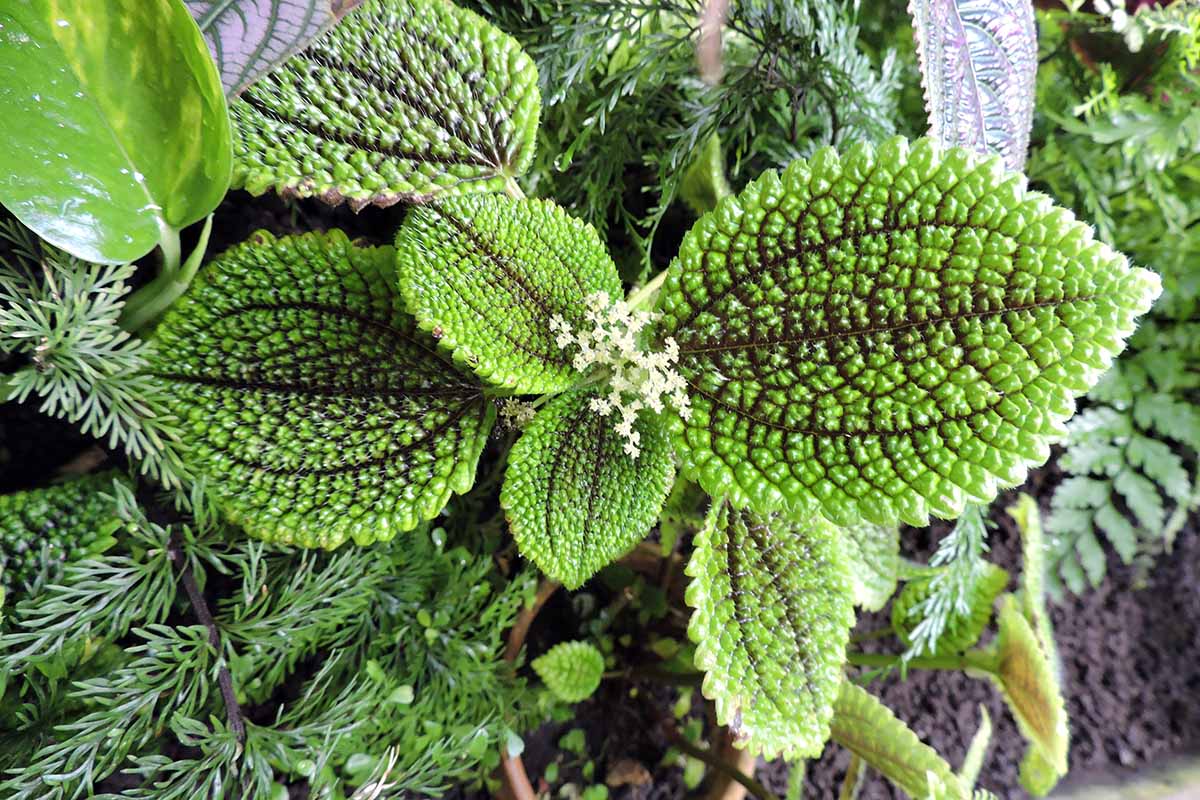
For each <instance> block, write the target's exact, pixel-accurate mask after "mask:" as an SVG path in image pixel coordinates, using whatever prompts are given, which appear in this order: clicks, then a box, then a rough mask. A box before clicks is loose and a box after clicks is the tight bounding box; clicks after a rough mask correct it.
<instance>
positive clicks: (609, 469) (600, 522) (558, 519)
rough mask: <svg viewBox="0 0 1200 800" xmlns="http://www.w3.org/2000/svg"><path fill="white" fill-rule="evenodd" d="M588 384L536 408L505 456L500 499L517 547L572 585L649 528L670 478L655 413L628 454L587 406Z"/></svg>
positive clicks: (608, 424) (642, 422)
mask: <svg viewBox="0 0 1200 800" xmlns="http://www.w3.org/2000/svg"><path fill="white" fill-rule="evenodd" d="M595 396H596V395H593V394H591V393H589V392H570V393H567V394H563V395H560V396H558V397H556V398H554V399H553V400H551V401H550V402H549V403H547V404H546V406H545V408H543V409H541V410H540V411H539V412H538V414H537V416H536V417H534V419H533V421H532V422H531V423H530V424H529V426H528V427H527V428H526V429H525V432H524V433H523V434H522V435H521V438H520V439H519V440H518V441H517V443H516V444H515V445H514V446H513V449H512V452H510V453H509V456H508V468H507V471H506V472H505V475H504V487H503V489H502V490H501V492H500V505H502V506H503V507H504V510H505V512H506V514H507V516H508V523H509V526H510V527H511V528H512V532H513V537H514V538H515V539H516V540H517V546H518V547H519V548H520V550H521V554H522V555H524V556H525V557H526V558H528V559H530V560H532V561H533V562H534V563H535V564H537V565H538V567H540V568H541V570H542V571H543V572H545V573H546V574H547V575H549V576H550V577H551V578H554V579H555V580H557V581H560V582H562V584H563V585H564V586H566V587H567V588H568V589H575V588H577V587H579V586H580V585H582V584H583V582H584V581H586V580H587V579H588V578H590V577H592V576H593V575H595V574H596V572H597V571H598V570H599V569H600V568H601V567H604V566H606V565H607V564H609V563H611V562H612V561H613V560H615V559H616V558H617V557H619V556H621V555H622V554H624V553H625V551H626V550H628V549H629V548H631V547H633V546H634V545H635V544H637V543H638V542H639V541H641V540H642V538H644V537H645V536H646V534H647V533H649V532H650V528H651V526H652V525H653V524H654V521H655V520H656V519H657V518H658V513H659V511H661V510H662V507H663V502H664V501H665V500H666V498H667V492H669V491H670V490H671V482H672V481H673V480H674V477H675V465H674V462H673V461H672V458H671V446H670V443H669V442H668V441H667V437H666V435H665V434H664V433H663V430H662V427H661V425H660V424H659V422H658V420H657V419H655V418H654V417H652V416H650V415H647V414H643V415H642V416H641V417H640V418H639V419H638V422H637V423H636V425H635V428H634V430H635V431H636V432H637V433H639V434H640V438H641V453H640V454H639V455H638V456H637V458H636V459H635V458H633V457H631V456H630V455H628V454H627V453H626V452H625V444H626V442H625V440H624V439H623V438H622V437H621V436H620V435H619V434H618V433H617V432H616V431H615V430H614V429H613V422H614V420H613V419H612V418H611V417H602V416H600V415H599V414H597V413H596V412H594V411H592V410H591V409H590V408H589V407H588V402H589V400H590V399H591V398H593V397H595Z"/></svg>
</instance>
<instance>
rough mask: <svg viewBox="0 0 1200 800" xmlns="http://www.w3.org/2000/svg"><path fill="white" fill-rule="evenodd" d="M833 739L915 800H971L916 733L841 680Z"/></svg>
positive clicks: (944, 762)
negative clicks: (918, 798) (923, 799)
mask: <svg viewBox="0 0 1200 800" xmlns="http://www.w3.org/2000/svg"><path fill="white" fill-rule="evenodd" d="M830 735H831V736H832V737H833V740H834V741H835V742H837V743H838V744H840V745H842V746H843V747H845V748H846V749H847V750H849V751H850V752H852V753H854V754H855V755H857V756H858V757H859V758H861V759H862V760H863V761H866V762H867V763H868V764H870V765H871V766H872V767H874V768H875V769H876V770H878V771H879V772H880V773H882V774H883V776H884V777H885V778H887V779H888V780H889V781H891V782H892V783H894V784H896V786H898V787H900V788H901V789H902V790H904V791H905V792H906V793H907V794H908V795H910V796H912V797H922V798H933V800H968V798H970V796H971V792H970V790H968V789H967V788H966V787H964V786H963V785H962V782H961V781H959V779H958V777H957V776H956V775H955V774H954V771H953V770H952V769H950V765H949V764H947V763H946V760H945V759H944V758H942V757H941V756H939V755H938V754H937V753H936V752H935V751H934V750H933V748H931V747H930V746H929V745H927V744H925V743H924V742H922V741H921V740H920V739H919V738H917V735H916V734H915V733H913V730H912V728H910V727H908V726H907V725H905V724H904V723H903V722H902V721H900V720H899V719H897V718H896V715H895V714H893V713H892V711H891V709H889V708H888V707H887V706H885V705H884V704H883V703H881V702H879V700H878V699H876V698H875V697H874V696H873V695H870V694H868V693H867V692H866V691H865V690H864V689H861V688H859V687H858V686H855V685H854V684H853V683H850V682H849V681H846V680H843V681H842V683H841V685H840V687H839V691H838V695H837V701H836V702H835V704H834V708H833V720H832V722H831V724H830Z"/></svg>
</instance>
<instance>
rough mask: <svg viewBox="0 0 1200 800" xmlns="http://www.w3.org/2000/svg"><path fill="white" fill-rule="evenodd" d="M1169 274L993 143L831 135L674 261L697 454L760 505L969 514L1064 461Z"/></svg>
mask: <svg viewBox="0 0 1200 800" xmlns="http://www.w3.org/2000/svg"><path fill="white" fill-rule="evenodd" d="M1159 289H1160V283H1159V279H1158V276H1156V275H1154V274H1153V273H1150V272H1147V271H1145V270H1142V269H1135V268H1131V267H1130V266H1129V264H1128V262H1127V261H1126V259H1125V257H1124V256H1122V255H1120V254H1119V253H1116V252H1113V251H1112V250H1111V249H1110V248H1108V247H1107V246H1106V245H1104V244H1102V243H1101V242H1098V241H1095V239H1094V238H1093V235H1092V230H1091V228H1090V227H1088V226H1087V225H1085V224H1083V223H1081V222H1079V221H1077V220H1075V218H1074V217H1073V215H1072V214H1071V212H1069V211H1067V210H1065V209H1062V208H1057V207H1055V206H1054V205H1053V204H1052V203H1051V202H1050V201H1049V199H1048V198H1046V197H1044V196H1043V195H1040V194H1037V193H1033V192H1029V191H1027V189H1026V188H1025V180H1024V178H1022V177H1021V176H1019V175H1016V174H1006V173H1005V172H1004V171H1003V169H1002V167H1001V165H1000V162H999V161H998V160H996V159H994V158H991V159H982V160H981V159H978V158H976V157H974V156H973V155H972V154H970V153H968V152H967V151H964V150H959V149H952V150H948V151H945V152H940V151H939V150H938V149H937V147H936V146H935V145H934V144H932V143H931V142H929V141H927V140H922V141H919V142H917V143H915V144H913V145H911V147H910V146H909V144H908V143H907V142H905V141H904V140H903V139H893V140H891V141H889V142H887V143H886V144H884V145H882V146H881V147H879V149H878V150H872V149H871V148H869V147H867V146H855V147H852V148H851V149H850V150H849V151H847V152H846V153H845V154H844V155H841V156H839V155H838V154H837V153H836V152H834V151H833V150H830V149H826V150H822V151H820V152H819V153H817V155H815V156H814V157H813V159H812V160H811V161H797V162H794V163H793V164H792V165H791V166H789V167H788V168H787V169H786V170H785V171H784V172H783V173H782V174H776V173H774V172H770V173H767V174H765V175H763V176H762V177H761V178H759V179H758V180H757V181H755V182H754V183H752V184H750V185H749V186H748V187H747V188H746V189H745V190H744V191H743V192H742V193H741V194H740V195H738V196H736V197H728V198H726V199H725V200H723V201H721V203H719V204H718V206H717V208H716V209H714V210H713V211H712V212H710V213H709V214H706V215H705V216H704V217H702V218H701V219H700V220H699V222H697V223H696V226H695V227H694V228H693V229H692V230H691V232H689V233H688V235H687V236H686V237H685V238H684V241H683V244H682V246H681V248H680V254H679V257H678V258H677V259H676V261H675V262H674V263H673V265H672V266H671V268H670V272H669V274H668V275H667V278H666V282H665V284H664V286H663V290H662V293H661V294H660V295H659V301H658V308H659V310H660V311H661V312H663V314H664V315H665V316H664V320H663V324H662V325H661V326H660V334H661V335H662V336H663V337H666V336H672V337H674V338H675V340H676V341H677V342H678V344H679V351H680V356H679V371H680V373H682V375H683V377H684V378H685V379H686V381H687V383H688V387H689V393H690V396H691V417H690V419H688V420H683V419H681V418H675V420H674V422H673V425H672V432H673V436H674V439H675V443H676V448H677V450H678V452H679V453H680V456H681V458H682V462H683V473H684V474H685V475H687V476H688V477H694V478H695V479H697V480H698V482H699V483H700V484H701V486H703V487H704V488H705V490H707V491H708V492H709V493H710V494H712V495H714V496H717V495H722V494H724V495H727V496H728V497H729V498H730V501H731V502H733V503H734V504H735V505H737V506H739V507H741V506H748V507H751V508H754V509H755V510H758V511H771V510H778V509H786V510H787V511H789V512H790V513H792V514H795V515H804V514H811V513H814V512H817V511H819V512H821V513H824V514H825V515H826V516H828V517H829V518H830V519H831V520H833V521H835V522H838V523H840V524H850V523H852V522H856V521H859V520H862V519H867V520H870V521H872V522H877V523H880V524H886V523H889V522H894V521H896V520H898V519H899V520H903V521H905V522H909V523H913V524H925V523H926V522H927V520H928V517H929V515H930V514H931V513H932V514H935V515H937V516H940V517H946V518H952V517H954V516H956V515H957V514H958V513H960V512H961V511H962V509H963V507H964V506H965V505H966V504H967V503H968V502H970V501H978V502H987V501H990V500H991V499H992V497H993V496H994V495H995V493H996V492H997V490H998V488H1000V487H1003V486H1011V485H1014V484H1017V483H1020V482H1021V481H1022V480H1023V478H1024V476H1025V473H1026V470H1027V469H1028V467H1029V466H1030V465H1033V464H1040V463H1041V462H1043V461H1045V459H1046V458H1047V457H1048V455H1049V452H1050V450H1049V446H1050V443H1051V442H1053V441H1055V440H1057V439H1059V438H1061V437H1062V436H1063V435H1064V428H1063V422H1064V420H1066V419H1067V418H1068V417H1070V416H1071V414H1072V413H1073V411H1074V398H1075V397H1076V396H1078V395H1079V394H1082V393H1083V392H1085V391H1087V389H1088V387H1090V386H1091V385H1092V384H1094V383H1095V381H1096V380H1097V379H1098V378H1099V376H1100V375H1101V374H1102V373H1103V372H1104V370H1105V369H1107V368H1108V366H1109V364H1110V363H1111V362H1112V359H1113V357H1114V356H1115V355H1116V354H1117V353H1118V352H1119V351H1120V350H1121V348H1122V347H1123V345H1124V339H1125V337H1126V336H1128V335H1129V334H1130V333H1131V332H1132V331H1133V328H1134V324H1135V320H1136V318H1137V316H1138V315H1139V314H1141V313H1143V312H1145V311H1146V309H1148V308H1149V306H1150V303H1151V301H1152V300H1153V299H1154V298H1155V297H1156V296H1157V294H1158V292H1159Z"/></svg>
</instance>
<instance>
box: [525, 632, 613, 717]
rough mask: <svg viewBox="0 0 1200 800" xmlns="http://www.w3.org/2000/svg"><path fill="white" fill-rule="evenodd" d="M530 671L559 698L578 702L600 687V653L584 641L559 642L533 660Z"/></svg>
mask: <svg viewBox="0 0 1200 800" xmlns="http://www.w3.org/2000/svg"><path fill="white" fill-rule="evenodd" d="M533 671H534V672H536V673H537V674H538V677H539V678H541V679H542V681H543V682H544V683H545V684H546V687H547V688H548V689H549V690H550V691H551V692H553V693H554V696H555V697H557V698H558V699H559V700H562V701H563V702H564V703H579V702H582V701H584V700H586V699H588V698H589V697H591V696H592V694H593V693H594V692H595V691H596V689H598V688H600V677H601V676H602V675H603V674H604V654H603V653H601V652H600V651H599V650H597V649H596V646H595V645H593V644H589V643H588V642H561V643H559V644H556V645H555V646H554V647H552V648H551V649H550V650H549V651H548V652H547V653H545V654H544V655H541V656H538V657H537V658H535V659H534V660H533Z"/></svg>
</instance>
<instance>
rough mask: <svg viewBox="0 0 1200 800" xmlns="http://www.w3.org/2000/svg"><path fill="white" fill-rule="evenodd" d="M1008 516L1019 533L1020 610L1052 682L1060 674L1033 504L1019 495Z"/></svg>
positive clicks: (1041, 542)
mask: <svg viewBox="0 0 1200 800" xmlns="http://www.w3.org/2000/svg"><path fill="white" fill-rule="evenodd" d="M1008 515H1009V516H1010V517H1012V518H1013V520H1014V521H1015V522H1016V523H1017V529H1018V530H1020V532H1021V594H1020V597H1021V611H1022V613H1023V614H1024V615H1025V619H1027V620H1028V621H1029V624H1030V626H1032V627H1033V631H1034V633H1035V634H1037V637H1038V643H1039V644H1041V646H1042V649H1043V650H1044V651H1045V652H1046V656H1047V657H1048V658H1049V659H1050V663H1051V665H1052V666H1053V668H1054V675H1055V678H1056V680H1057V679H1058V676H1059V675H1061V673H1062V665H1061V664H1060V663H1059V658H1058V645H1057V644H1056V643H1055V641H1054V627H1053V625H1052V623H1051V622H1050V612H1049V610H1048V609H1047V608H1046V538H1045V535H1044V534H1043V532H1042V515H1041V511H1040V510H1039V509H1038V505H1037V501H1035V500H1034V499H1033V498H1032V497H1030V496H1029V495H1027V494H1025V493H1024V492H1022V493H1021V494H1019V495H1017V502H1016V503H1014V504H1013V505H1011V506H1009V507H1008Z"/></svg>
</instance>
